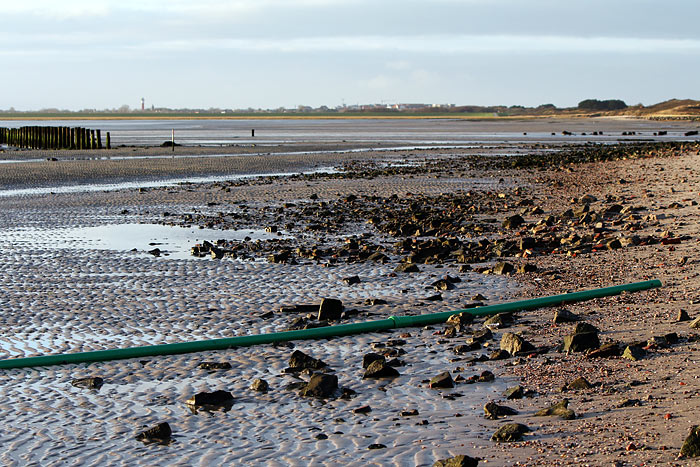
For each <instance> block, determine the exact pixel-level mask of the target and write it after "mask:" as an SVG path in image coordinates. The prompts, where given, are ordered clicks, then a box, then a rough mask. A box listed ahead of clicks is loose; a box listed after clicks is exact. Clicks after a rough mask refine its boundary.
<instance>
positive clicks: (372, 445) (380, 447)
mask: <svg viewBox="0 0 700 467" xmlns="http://www.w3.org/2000/svg"><path fill="white" fill-rule="evenodd" d="M367 449H386V445H384V444H381V443H374V444H370V445H369V446H367Z"/></svg>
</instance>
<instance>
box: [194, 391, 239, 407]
mask: <svg viewBox="0 0 700 467" xmlns="http://www.w3.org/2000/svg"><path fill="white" fill-rule="evenodd" d="M232 402H233V395H232V394H231V393H230V392H228V391H223V390H221V389H220V390H218V391H214V392H200V393H198V394H195V395H194V396H193V397H191V398H189V399H187V404H188V405H192V406H194V407H201V406H203V405H224V404H230V403H232Z"/></svg>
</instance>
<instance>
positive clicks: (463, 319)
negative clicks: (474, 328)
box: [446, 313, 474, 331]
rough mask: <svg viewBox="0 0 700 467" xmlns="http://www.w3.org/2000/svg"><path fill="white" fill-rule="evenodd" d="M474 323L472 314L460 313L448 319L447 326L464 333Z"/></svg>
mask: <svg viewBox="0 0 700 467" xmlns="http://www.w3.org/2000/svg"><path fill="white" fill-rule="evenodd" d="M473 321H474V315H472V314H471V313H458V314H456V315H452V316H450V317H449V318H447V321H446V324H448V325H450V326H454V327H455V329H457V330H458V331H464V330H465V329H467V328H468V327H469V325H470V324H471V323H472V322H473Z"/></svg>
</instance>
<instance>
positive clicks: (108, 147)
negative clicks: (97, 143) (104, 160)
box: [106, 131, 112, 149]
mask: <svg viewBox="0 0 700 467" xmlns="http://www.w3.org/2000/svg"><path fill="white" fill-rule="evenodd" d="M106 138H107V141H106V143H107V149H112V142H111V140H110V139H109V131H108V132H107V135H106Z"/></svg>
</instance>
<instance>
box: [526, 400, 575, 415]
mask: <svg viewBox="0 0 700 467" xmlns="http://www.w3.org/2000/svg"><path fill="white" fill-rule="evenodd" d="M568 406H569V399H563V400H561V401H559V402H557V403H556V404H554V405H552V406H550V407H548V408H546V409H542V410H539V411H537V412H536V413H535V416H536V417H551V416H558V417H560V418H562V419H563V420H573V419H574V418H576V413H575V412H574V411H573V410H571V409H569V408H568Z"/></svg>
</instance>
